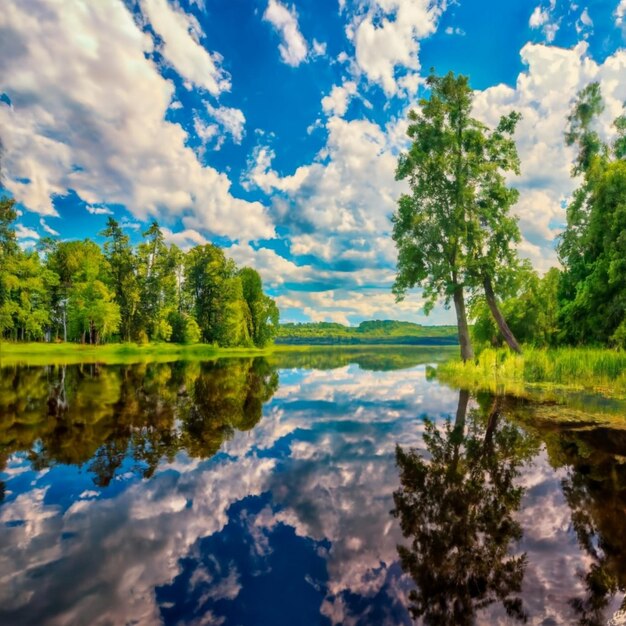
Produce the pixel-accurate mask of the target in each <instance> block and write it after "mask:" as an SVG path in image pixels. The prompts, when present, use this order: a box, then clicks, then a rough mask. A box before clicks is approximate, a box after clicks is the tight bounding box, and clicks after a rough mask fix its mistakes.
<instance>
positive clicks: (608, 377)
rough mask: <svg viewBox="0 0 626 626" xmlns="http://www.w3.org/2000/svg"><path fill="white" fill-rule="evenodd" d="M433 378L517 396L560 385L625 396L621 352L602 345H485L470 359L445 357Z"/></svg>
mask: <svg viewBox="0 0 626 626" xmlns="http://www.w3.org/2000/svg"><path fill="white" fill-rule="evenodd" d="M437 378H439V379H440V380H442V381H443V382H446V383H449V384H452V385H453V386H455V387H463V388H466V389H470V390H474V391H480V390H484V391H491V392H493V393H505V394H513V395H518V396H523V395H526V393H527V392H528V391H530V390H532V389H533V388H534V389H535V390H541V389H542V388H543V389H550V388H562V389H571V390H576V389H578V390H587V391H594V392H601V393H603V394H605V395H609V396H614V397H619V398H626V352H624V351H621V350H620V351H618V350H608V349H605V348H596V349H594V348H585V347H581V348H571V347H561V348H533V347H531V346H527V347H525V349H524V353H523V354H515V353H513V352H511V351H510V350H508V349H507V348H498V349H494V348H486V349H484V350H482V352H481V353H480V354H479V355H478V357H477V358H475V359H472V360H471V361H465V362H463V361H461V360H454V359H453V360H450V361H447V362H445V363H442V364H441V365H439V366H438V367H437Z"/></svg>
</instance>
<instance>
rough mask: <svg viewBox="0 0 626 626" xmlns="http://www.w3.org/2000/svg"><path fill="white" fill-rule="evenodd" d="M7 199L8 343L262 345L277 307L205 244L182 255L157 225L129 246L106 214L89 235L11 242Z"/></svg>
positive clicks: (3, 217) (3, 306) (0, 253)
mask: <svg viewBox="0 0 626 626" xmlns="http://www.w3.org/2000/svg"><path fill="white" fill-rule="evenodd" d="M16 218H17V211H16V210H15V203H14V201H13V199H10V198H4V199H0V338H3V339H8V340H13V341H73V342H80V343H89V344H100V343H105V342H110V341H125V342H130V341H133V342H137V343H146V342H149V341H161V342H165V341H169V342H177V343H197V342H204V343H211V344H215V345H218V346H228V347H231V346H259V347H260V346H264V345H266V344H268V343H269V342H270V341H271V340H272V339H273V337H274V334H275V333H276V329H277V327H278V316H279V313H278V308H277V306H276V304H275V302H274V300H272V299H271V298H270V297H268V296H267V295H266V294H265V293H264V292H263V284H262V281H261V277H260V276H259V274H258V272H256V271H255V270H253V269H251V268H249V267H244V268H238V267H237V265H236V264H235V262H234V261H232V260H231V259H228V258H227V257H226V255H225V254H224V251H223V250H222V249H221V248H219V247H217V246H214V245H211V244H208V245H204V246H196V247H195V248H192V249H191V250H189V251H188V252H183V251H182V250H181V249H180V248H178V247H177V246H176V245H173V244H172V245H167V244H166V242H165V240H164V237H163V233H162V231H161V229H160V228H159V225H158V223H157V222H156V221H155V222H152V224H151V225H150V227H149V228H148V229H147V230H146V231H145V232H144V233H143V240H142V241H141V243H139V244H138V245H137V246H132V245H131V242H130V239H129V237H128V235H127V234H126V233H125V232H124V231H123V229H122V228H121V226H120V225H119V224H118V222H117V221H116V220H114V219H113V218H109V220H108V223H107V226H106V228H105V229H104V230H103V231H102V232H101V233H100V235H101V236H102V237H104V239H105V242H104V245H103V246H102V247H100V246H99V245H98V244H96V243H94V242H93V241H91V240H90V239H84V240H82V241H58V240H56V239H52V238H49V237H48V238H45V239H42V240H40V242H39V245H38V249H37V250H31V251H25V250H22V249H20V247H19V246H18V244H17V238H16V234H15V228H14V222H15V220H16Z"/></svg>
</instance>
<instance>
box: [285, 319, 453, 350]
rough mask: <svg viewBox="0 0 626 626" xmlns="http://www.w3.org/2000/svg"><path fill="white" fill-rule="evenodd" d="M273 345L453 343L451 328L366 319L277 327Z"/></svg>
mask: <svg viewBox="0 0 626 626" xmlns="http://www.w3.org/2000/svg"><path fill="white" fill-rule="evenodd" d="M276 343H285V344H298V343H301V344H328V345H331V344H395V345H398V344H413V345H448V344H456V343H457V336H456V328H455V327H454V326H435V325H433V326H423V325H421V324H413V323H412V322H399V321H395V320H370V321H366V322H361V323H360V324H359V325H358V326H345V325H344V324H338V323H337V322H308V323H307V322H304V323H300V324H293V323H287V324H281V325H280V327H279V329H278V333H277V334H276Z"/></svg>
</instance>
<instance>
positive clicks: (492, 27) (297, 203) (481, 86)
mask: <svg viewBox="0 0 626 626" xmlns="http://www.w3.org/2000/svg"><path fill="white" fill-rule="evenodd" d="M2 4H3V7H2V11H1V12H0V139H1V141H2V144H3V148H4V150H3V156H2V169H3V185H4V187H5V189H6V191H7V192H8V193H9V194H10V195H12V196H13V197H14V198H15V199H16V201H17V202H18V208H19V210H20V216H19V219H18V224H17V234H18V237H19V240H20V242H21V245H22V246H23V247H26V248H27V247H29V246H30V247H32V246H34V245H35V244H36V241H37V239H39V238H41V237H43V236H46V235H53V236H58V237H59V238H60V239H63V240H65V239H76V238H84V237H90V238H92V239H95V240H96V241H101V238H100V237H99V236H98V233H99V232H100V231H101V230H102V229H103V227H104V225H105V223H106V220H107V219H108V217H109V216H110V215H112V216H114V217H115V218H116V219H117V220H118V221H120V223H121V224H122V225H123V226H124V228H125V229H126V231H127V232H128V234H129V236H130V237H131V239H132V240H133V241H134V242H136V241H139V239H140V238H141V233H142V231H143V230H145V228H146V227H147V225H148V224H149V223H150V221H151V220H153V219H157V220H158V222H159V224H160V225H161V226H162V228H163V231H164V233H165V236H166V239H167V240H168V241H169V242H173V243H176V244H177V245H179V246H181V247H182V248H184V249H187V248H189V247H192V246H194V245H198V244H204V243H209V242H212V243H216V244H219V245H222V246H224V247H225V248H226V249H227V250H226V252H227V254H228V255H229V256H230V257H232V258H233V259H234V260H235V261H236V262H237V263H239V264H240V265H249V266H252V267H255V268H256V269H257V270H259V272H260V273H261V275H262V277H263V280H264V285H265V287H266V290H267V291H268V292H269V293H270V294H271V295H272V296H273V297H274V298H275V299H276V301H277V303H278V305H279V307H280V309H281V319H282V321H335V322H342V323H347V324H356V323H358V322H360V321H362V320H366V319H402V320H408V321H414V322H418V323H428V324H440V323H451V322H453V320H454V316H453V313H452V312H451V311H450V310H446V309H444V307H443V306H438V307H436V308H435V310H434V311H433V313H431V315H430V316H429V317H428V318H427V317H425V316H424V314H423V312H422V310H421V307H422V304H423V303H422V301H421V299H420V296H419V292H418V291H415V292H413V293H411V294H410V296H409V297H407V298H406V300H404V301H403V302H401V303H396V302H395V301H394V297H393V295H392V294H391V285H392V283H393V278H394V268H395V248H394V244H393V241H392V240H391V238H390V226H391V222H390V216H391V215H392V213H393V211H394V209H395V206H396V203H397V199H398V197H399V195H400V194H401V193H402V192H403V191H405V190H406V188H405V183H403V182H397V181H395V177H394V174H395V166H396V162H397V159H398V155H399V154H400V153H401V152H402V151H403V150H405V149H406V148H407V146H408V139H407V137H406V126H407V123H406V117H407V113H408V111H409V110H410V109H411V108H413V107H415V105H416V103H417V101H418V99H419V98H420V97H422V96H424V95H425V91H424V81H425V77H426V76H427V75H428V73H429V71H430V69H431V68H434V70H435V71H436V72H437V73H439V74H443V73H446V72H448V71H450V70H452V71H454V72H457V73H463V74H466V75H468V76H469V77H470V82H471V85H472V87H473V88H474V89H475V90H476V94H475V100H474V114H475V116H476V117H478V118H479V119H481V120H483V121H484V122H485V123H488V124H492V125H493V124H496V123H497V121H498V119H499V117H500V116H501V115H502V114H506V113H508V112H509V111H511V110H517V111H519V112H520V113H522V115H523V119H522V121H521V123H520V124H519V127H518V130H517V134H516V142H517V146H518V150H519V153H520V158H521V165H522V172H521V175H520V176H519V177H517V176H516V177H512V178H511V179H510V182H511V184H513V185H515V186H516V187H517V188H519V190H520V192H521V194H520V200H519V202H518V204H517V205H516V206H515V207H514V213H515V214H516V215H517V216H518V217H519V225H520V229H521V232H522V235H523V240H522V242H521V244H520V254H521V255H522V256H524V257H527V258H529V259H531V261H532V262H533V264H534V266H535V267H536V268H537V270H539V271H545V270H547V269H548V268H549V267H550V266H552V265H556V264H557V263H558V261H557V259H556V254H555V252H554V240H555V237H556V236H558V234H559V232H560V231H561V230H562V228H563V225H564V221H565V210H564V206H565V205H566V203H567V201H568V198H569V197H570V195H571V193H572V191H573V190H574V189H575V187H576V185H577V181H576V180H573V179H572V178H571V176H570V169H571V163H572V159H573V151H572V149H571V148H568V147H567V146H566V145H565V144H564V140H563V131H564V127H565V122H566V116H567V113H568V111H569V109H570V107H571V103H572V100H573V98H574V96H575V94H576V93H577V92H578V91H579V90H580V89H581V88H583V87H584V86H585V85H587V84H588V83H589V82H591V81H595V80H597V81H599V82H600V84H601V87H602V91H603V95H604V97H605V101H606V109H605V112H604V114H603V116H602V118H601V120H600V122H599V129H600V132H601V133H602V134H603V136H604V137H605V138H607V139H608V138H610V135H611V132H612V129H611V122H612V120H613V119H614V118H615V117H616V116H617V115H618V114H620V112H621V110H622V106H623V103H624V102H625V101H626V49H625V45H626V0H588V1H586V2H578V1H577V2H564V1H562V0H542V1H539V0H531V1H526V0H511V1H506V2H503V1H502V0H436V1H431V0H297V1H296V2H290V1H288V0H287V1H285V2H283V1H282V0H97V1H94V0H92V1H88V0H4V1H3V3H2Z"/></svg>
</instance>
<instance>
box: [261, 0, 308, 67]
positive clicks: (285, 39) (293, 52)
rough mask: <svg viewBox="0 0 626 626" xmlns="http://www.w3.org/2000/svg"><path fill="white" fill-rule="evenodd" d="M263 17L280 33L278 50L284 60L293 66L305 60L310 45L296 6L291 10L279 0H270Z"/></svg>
mask: <svg viewBox="0 0 626 626" xmlns="http://www.w3.org/2000/svg"><path fill="white" fill-rule="evenodd" d="M263 19H264V20H265V21H267V22H270V24H272V26H274V28H275V29H276V31H277V32H278V34H279V35H280V38H281V43H280V45H279V46H278V50H279V51H280V56H281V58H282V60H283V61H284V62H285V63H286V64H287V65H291V66H292V67H297V66H298V65H300V63H302V62H304V61H305V60H306V58H307V54H308V52H309V47H308V45H307V42H306V40H305V39H304V37H303V36H302V33H301V32H300V28H299V26H298V14H297V13H296V10H295V8H293V7H292V8H291V10H290V9H288V8H287V7H286V6H285V5H284V4H281V3H280V2H279V1H278V0H268V3H267V8H266V9H265V13H263ZM318 46H319V44H318ZM318 49H319V47H318Z"/></svg>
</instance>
